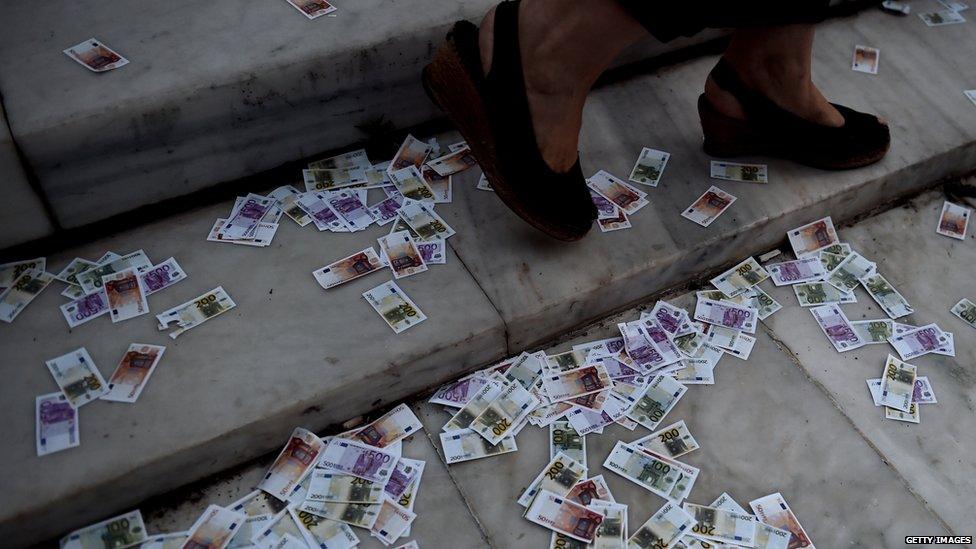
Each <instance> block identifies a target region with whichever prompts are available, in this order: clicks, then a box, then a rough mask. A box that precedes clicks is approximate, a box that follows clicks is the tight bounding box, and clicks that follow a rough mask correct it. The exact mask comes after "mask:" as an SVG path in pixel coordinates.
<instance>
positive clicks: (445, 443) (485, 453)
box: [441, 429, 518, 465]
mask: <svg viewBox="0 0 976 549" xmlns="http://www.w3.org/2000/svg"><path fill="white" fill-rule="evenodd" d="M441 447H442V448H443V450H444V460H445V461H446V462H447V463H448V464H449V465H450V464H452V463H458V462H461V461H470V460H472V459H481V458H485V457H490V456H497V455H500V454H507V453H509V452H515V451H517V450H518V445H517V444H516V443H515V437H514V436H508V437H505V438H503V439H502V440H501V442H499V443H498V444H495V445H492V444H490V443H489V442H488V441H487V440H485V438H484V437H483V436H481V435H479V434H478V433H475V432H474V431H472V430H471V429H458V430H456V431H447V432H444V433H441Z"/></svg>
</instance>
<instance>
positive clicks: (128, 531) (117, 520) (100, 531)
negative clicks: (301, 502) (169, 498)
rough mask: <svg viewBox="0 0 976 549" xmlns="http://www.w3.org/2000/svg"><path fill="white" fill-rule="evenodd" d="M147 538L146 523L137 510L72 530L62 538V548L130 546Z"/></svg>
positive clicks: (81, 548)
mask: <svg viewBox="0 0 976 549" xmlns="http://www.w3.org/2000/svg"><path fill="white" fill-rule="evenodd" d="M145 539H146V525H145V524H143V521H142V513H140V512H139V511H138V510H136V511H130V512H128V513H125V514H123V515H119V516H117V517H112V518H110V519H108V520H103V521H102V522H99V523H96V524H92V525H91V526H86V527H84V528H82V529H80V530H75V531H74V532H71V533H70V534H68V535H67V536H65V537H64V538H62V539H61V549H89V548H100V547H109V546H111V547H128V546H130V545H134V544H137V543H139V542H141V541H144V540H145ZM110 544H111V545H110Z"/></svg>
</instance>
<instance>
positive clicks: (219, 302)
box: [156, 286, 237, 339]
mask: <svg viewBox="0 0 976 549" xmlns="http://www.w3.org/2000/svg"><path fill="white" fill-rule="evenodd" d="M236 306H237V304H236V303H234V300H233V299H231V298H230V296H229V295H227V292H226V291H224V288H223V287H222V286H217V287H216V288H214V289H213V290H210V291H209V292H207V293H205V294H203V295H201V296H198V297H196V298H194V299H191V300H190V301H187V302H186V303H183V304H182V305H177V306H176V307H173V308H172V309H169V310H168V311H164V312H162V313H159V314H158V315H156V320H157V321H158V322H159V326H158V328H159V329H160V330H165V329H166V328H167V327H168V326H169V325H170V324H172V323H173V322H176V323H177V329H175V330H173V331H172V332H170V333H169V337H170V338H172V339H176V338H177V337H179V336H180V334H182V333H183V332H185V331H187V330H189V329H191V328H195V327H197V326H199V325H201V324H203V323H204V322H206V321H208V320H210V319H211V318H213V317H215V316H218V315H220V314H222V313H225V312H227V311H228V310H230V309H233V308H234V307H236Z"/></svg>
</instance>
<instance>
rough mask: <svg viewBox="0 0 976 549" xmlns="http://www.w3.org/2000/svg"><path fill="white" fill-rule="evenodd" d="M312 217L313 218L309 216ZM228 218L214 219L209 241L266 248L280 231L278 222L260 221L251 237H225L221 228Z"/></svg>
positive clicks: (208, 237)
mask: <svg viewBox="0 0 976 549" xmlns="http://www.w3.org/2000/svg"><path fill="white" fill-rule="evenodd" d="M309 219H311V218H309ZM226 222H227V220H226V219H223V218H217V220H216V221H214V224H213V227H211V228H210V233H209V234H208V235H207V242H225V243H228V244H237V245H240V246H253V247H256V248H264V247H267V246H270V245H271V241H272V240H273V239H274V236H275V233H277V232H278V224H277V223H264V222H261V223H258V225H257V229H255V232H254V234H253V235H252V236H251V237H250V238H240V239H237V240H228V239H225V238H224V237H223V236H222V235H221V233H220V230H221V229H222V228H223V227H224V223H226Z"/></svg>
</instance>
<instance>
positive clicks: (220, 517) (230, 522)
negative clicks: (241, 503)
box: [184, 505, 246, 549]
mask: <svg viewBox="0 0 976 549" xmlns="http://www.w3.org/2000/svg"><path fill="white" fill-rule="evenodd" d="M245 518H246V517H245V516H244V513H238V512H235V511H231V510H230V509H227V508H224V507H220V506H219V505H210V506H209V507H207V510H206V511H204V512H203V514H202V515H200V518H198V519H197V521H196V522H195V523H193V526H192V527H190V530H189V532H188V538H187V540H186V543H185V544H184V547H207V548H208V549H223V548H224V547H227V544H228V543H230V540H231V538H232V537H234V534H235V533H237V528H238V527H239V526H240V525H241V524H242V523H243V522H244V519H245Z"/></svg>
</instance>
